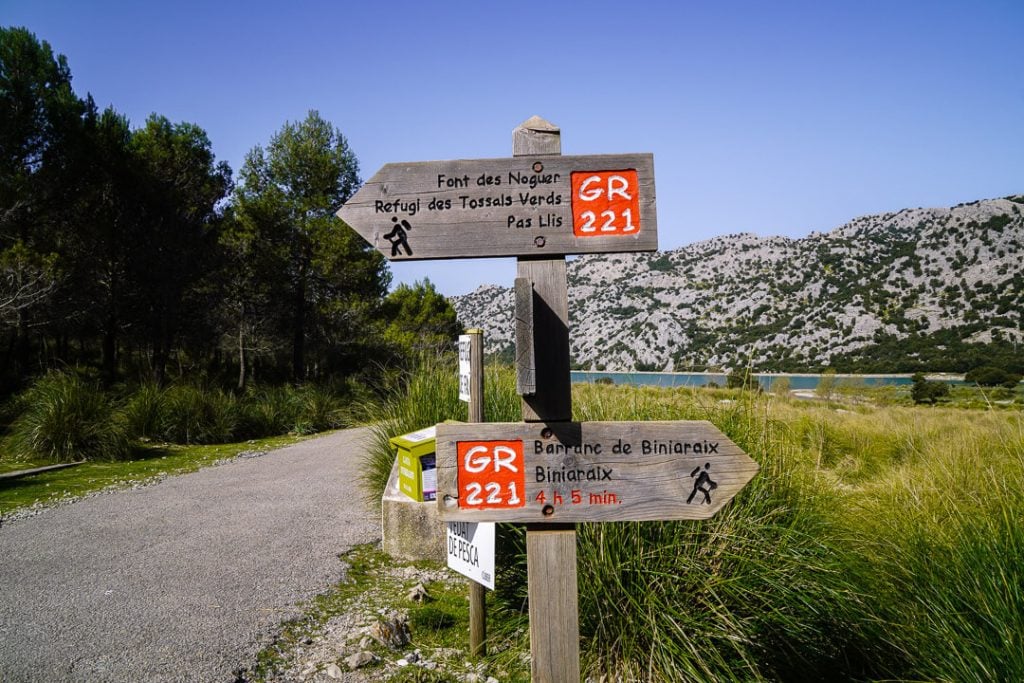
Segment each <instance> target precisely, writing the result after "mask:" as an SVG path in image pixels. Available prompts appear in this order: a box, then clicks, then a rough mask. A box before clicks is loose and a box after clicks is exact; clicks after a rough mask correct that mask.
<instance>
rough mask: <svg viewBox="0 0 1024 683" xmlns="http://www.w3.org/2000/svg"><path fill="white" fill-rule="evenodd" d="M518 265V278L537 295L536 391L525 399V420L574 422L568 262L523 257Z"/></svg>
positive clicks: (535, 316) (535, 324) (533, 326)
mask: <svg viewBox="0 0 1024 683" xmlns="http://www.w3.org/2000/svg"><path fill="white" fill-rule="evenodd" d="M516 266H517V272H518V275H519V278H517V279H522V280H525V281H527V282H529V283H530V284H531V285H532V287H531V289H532V293H533V303H532V309H533V323H532V328H533V339H532V344H531V346H532V348H533V356H534V358H533V360H534V367H535V372H534V391H533V393H531V394H525V395H523V397H522V398H523V402H522V405H523V420H525V421H526V422H536V421H541V420H544V421H558V420H571V419H572V381H571V376H570V367H569V296H568V285H567V281H566V268H565V259H564V258H557V259H544V260H532V259H531V260H527V259H522V258H521V259H519V261H518V262H517V264H516ZM517 355H518V347H517Z"/></svg>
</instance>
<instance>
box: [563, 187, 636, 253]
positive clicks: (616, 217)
mask: <svg viewBox="0 0 1024 683" xmlns="http://www.w3.org/2000/svg"><path fill="white" fill-rule="evenodd" d="M570 185H571V188H572V229H573V234H574V235H576V236H577V237H600V236H606V235H634V234H636V233H638V232H639V231H640V182H639V179H638V178H637V173H636V171H635V170H625V171H573V173H572V174H571V178H570Z"/></svg>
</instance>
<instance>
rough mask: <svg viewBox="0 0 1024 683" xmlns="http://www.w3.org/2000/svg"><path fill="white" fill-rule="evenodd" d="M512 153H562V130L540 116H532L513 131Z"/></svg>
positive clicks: (518, 154)
mask: <svg viewBox="0 0 1024 683" xmlns="http://www.w3.org/2000/svg"><path fill="white" fill-rule="evenodd" d="M512 153H513V154H515V155H516V156H538V155H539V156H544V155H549V154H561V153H562V130H561V129H560V128H559V127H558V126H556V125H555V124H553V123H551V122H550V121H545V120H544V119H542V118H541V117H539V116H531V117H530V118H529V119H527V120H526V121H523V122H522V123H521V124H519V125H518V126H516V127H515V129H514V130H513V131H512Z"/></svg>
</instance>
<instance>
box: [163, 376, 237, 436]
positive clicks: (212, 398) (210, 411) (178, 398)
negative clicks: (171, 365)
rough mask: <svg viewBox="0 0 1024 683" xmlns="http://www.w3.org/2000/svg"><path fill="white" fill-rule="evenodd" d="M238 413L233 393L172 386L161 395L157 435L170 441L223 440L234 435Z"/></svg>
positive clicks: (186, 386)
mask: <svg viewBox="0 0 1024 683" xmlns="http://www.w3.org/2000/svg"><path fill="white" fill-rule="evenodd" d="M238 413H239V411H238V405H237V401H236V400H235V398H234V396H232V395H230V394H226V393H224V392H223V391H221V390H219V389H216V390H204V389H200V388H198V387H192V386H188V385H178V386H172V387H170V388H169V389H167V390H166V392H165V394H164V410H163V411H162V416H161V425H160V435H161V436H162V437H163V438H164V439H166V440H167V441H171V442H173V443H182V444H192V443H197V444H208V443H227V442H229V441H231V440H232V438H233V437H234V435H235V428H236V426H237V424H238Z"/></svg>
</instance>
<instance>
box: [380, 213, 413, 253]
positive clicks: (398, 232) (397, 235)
mask: <svg viewBox="0 0 1024 683" xmlns="http://www.w3.org/2000/svg"><path fill="white" fill-rule="evenodd" d="M391 222H392V223H394V224H395V227H393V228H391V232H389V233H388V234H386V235H384V239H386V240H387V241H388V242H391V255H392V256H398V255H399V253H398V250H399V247H401V248H402V249H404V250H405V255H406V256H412V249H411V248H410V247H409V235H408V231H409V230H412V226H411V225H409V221H407V220H405V219H404V218H403V219H402V222H401V223H399V222H398V216H394V217H392V219H391Z"/></svg>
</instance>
